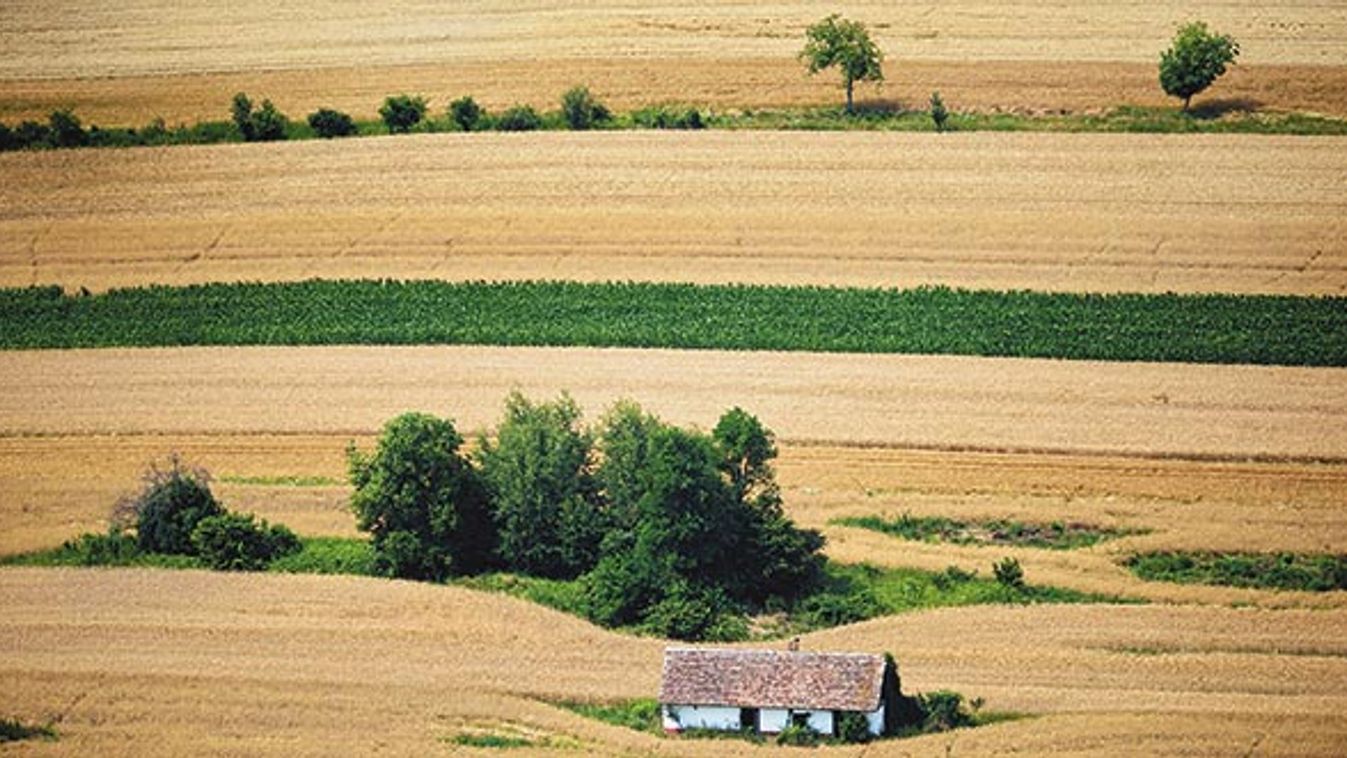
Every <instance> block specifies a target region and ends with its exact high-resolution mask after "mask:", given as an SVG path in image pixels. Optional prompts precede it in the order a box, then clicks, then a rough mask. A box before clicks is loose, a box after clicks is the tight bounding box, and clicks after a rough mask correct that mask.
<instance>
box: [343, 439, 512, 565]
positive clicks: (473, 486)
mask: <svg viewBox="0 0 1347 758" xmlns="http://www.w3.org/2000/svg"><path fill="white" fill-rule="evenodd" d="M462 444H463V438H462V437H461V436H459V434H458V432H457V431H456V430H455V429H454V425H453V423H452V422H450V421H447V420H444V419H438V418H436V417H434V416H431V415H428V414H424V413H406V414H403V415H401V416H398V417H397V418H395V419H393V420H392V421H389V422H388V424H386V425H385V426H384V430H383V434H382V435H380V438H379V443H378V447H377V449H376V450H375V452H374V453H373V454H370V455H366V454H362V453H360V452H359V451H357V450H356V449H355V447H354V445H352V446H351V447H349V448H347V459H348V464H349V470H350V476H351V483H352V484H353V485H355V493H354V494H353V495H352V496H351V508H352V510H354V511H355V514H356V522H357V523H356V526H357V527H359V528H360V529H361V530H363V531H366V532H369V533H370V534H371V535H372V543H373V547H374V560H375V569H376V571H378V573H380V574H384V575H386V576H395V577H402V578H406V579H431V580H441V579H444V578H445V577H447V576H449V575H450V574H468V573H475V572H477V571H480V570H482V569H483V568H485V567H487V566H488V565H489V564H490V561H491V556H492V554H493V553H494V551H495V533H494V530H493V529H492V525H491V515H490V512H489V510H488V502H487V495H486V489H485V486H484V485H483V484H482V482H481V480H480V479H479V477H478V475H477V472H476V471H475V470H474V469H473V468H472V467H471V466H470V465H469V464H468V461H467V459H466V458H464V457H463V456H462V455H461V454H460V453H459V448H460V447H461V446H462Z"/></svg>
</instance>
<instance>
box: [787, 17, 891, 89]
mask: <svg viewBox="0 0 1347 758" xmlns="http://www.w3.org/2000/svg"><path fill="white" fill-rule="evenodd" d="M800 60H801V61H803V62H804V63H805V65H806V66H808V67H809V73H810V74H817V73H818V72H820V71H822V70H823V69H825V68H831V67H833V66H837V67H838V68H839V69H841V71H842V85H843V86H845V87H846V89H847V113H853V112H855V106H854V101H853V99H852V90H853V89H854V87H855V84H856V82H882V81H884V71H883V69H882V68H881V65H882V64H883V63H884V52H883V51H882V50H880V49H879V46H878V45H876V44H875V43H874V40H872V39H870V32H869V30H867V29H866V28H865V24H862V23H861V22H859V21H849V20H847V19H844V18H842V17H841V16H839V15H838V14H836V13H834V14H832V15H831V16H828V17H827V18H825V19H823V20H822V21H820V22H818V23H816V24H814V25H812V26H810V27H809V28H808V29H806V30H805V45H804V49H803V50H801V51H800Z"/></svg>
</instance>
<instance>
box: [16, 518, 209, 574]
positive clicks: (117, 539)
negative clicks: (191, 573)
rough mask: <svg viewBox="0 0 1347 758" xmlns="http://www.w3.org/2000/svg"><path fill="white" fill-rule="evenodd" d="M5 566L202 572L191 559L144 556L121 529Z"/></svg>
mask: <svg viewBox="0 0 1347 758" xmlns="http://www.w3.org/2000/svg"><path fill="white" fill-rule="evenodd" d="M0 565H4V566H139V567H144V568H170V569H186V568H201V567H202V566H201V561H199V560H198V559H197V558H196V557H195V556H190V555H167V554H164V553H144V552H141V550H140V547H139V546H138V545H137V544H136V538H135V536H134V535H131V534H127V533H126V532H123V531H120V530H118V529H115V528H114V529H111V530H109V531H108V532H107V533H104V534H96V533H87V534H81V535H80V536H78V537H76V538H74V539H71V540H67V541H66V542H65V543H63V544H62V545H61V546H60V547H58V548H54V549H52V550H40V551H37V552H32V553H22V554H19V555H7V556H4V557H0Z"/></svg>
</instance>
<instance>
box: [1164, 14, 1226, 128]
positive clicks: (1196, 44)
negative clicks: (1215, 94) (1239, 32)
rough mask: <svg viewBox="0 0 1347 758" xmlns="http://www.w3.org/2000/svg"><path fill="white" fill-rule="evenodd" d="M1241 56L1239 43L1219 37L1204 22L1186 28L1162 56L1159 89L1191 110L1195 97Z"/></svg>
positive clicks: (1184, 26)
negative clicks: (1178, 99) (1179, 99)
mask: <svg viewBox="0 0 1347 758" xmlns="http://www.w3.org/2000/svg"><path fill="white" fill-rule="evenodd" d="M1238 55H1239V43H1237V42H1235V40H1234V39H1232V38H1231V37H1230V36H1228V35H1225V34H1216V33H1215V32H1212V31H1211V30H1209V29H1208V28H1207V25H1206V24H1205V23H1203V22H1201V21H1194V22H1192V23H1188V24H1184V25H1183V26H1181V27H1179V31H1178V33H1177V34H1175V35H1174V43H1173V44H1172V45H1171V46H1170V48H1169V49H1168V50H1165V51H1164V52H1163V53H1161V54H1160V86H1161V88H1163V89H1164V91H1165V94H1167V95H1172V96H1173V97H1178V98H1182V99H1183V110H1185V111H1186V110H1188V105H1189V103H1191V102H1192V99H1193V95H1196V94H1198V93H1199V92H1201V91H1203V90H1205V89H1206V88H1207V87H1210V86H1211V83H1212V82H1214V81H1216V79H1217V78H1219V77H1220V76H1221V75H1222V74H1224V73H1225V67H1226V66H1228V65H1230V64H1232V63H1234V62H1235V58H1236V57H1237V56H1238Z"/></svg>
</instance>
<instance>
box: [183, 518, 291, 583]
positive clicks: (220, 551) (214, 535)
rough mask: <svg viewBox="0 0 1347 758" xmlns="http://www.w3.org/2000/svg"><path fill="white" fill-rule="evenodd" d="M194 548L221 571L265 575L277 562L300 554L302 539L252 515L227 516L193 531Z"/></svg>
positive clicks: (281, 527)
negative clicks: (273, 562)
mask: <svg viewBox="0 0 1347 758" xmlns="http://www.w3.org/2000/svg"><path fill="white" fill-rule="evenodd" d="M192 545H193V547H194V548H195V549H196V554H197V555H198V556H200V558H201V560H202V561H203V562H205V564H206V565H207V566H210V567H211V568H213V569H215V570H217V571H261V570H263V569H265V568H266V567H267V564H269V563H271V562H272V561H273V560H275V559H277V558H280V557H282V556H285V555H290V554H292V553H297V552H299V550H300V547H301V545H300V542H299V538H298V537H296V536H295V533H294V532H292V531H290V530H289V529H288V528H286V527H285V526H282V525H281V524H276V525H274V526H273V525H271V524H268V523H267V522H266V519H263V520H262V521H261V523H258V521H257V519H256V517H254V516H253V515H252V514H243V513H223V514H221V515H219V516H210V517H208V518H204V519H202V520H201V522H200V523H198V524H197V525H196V528H195V529H193V530H192Z"/></svg>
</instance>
